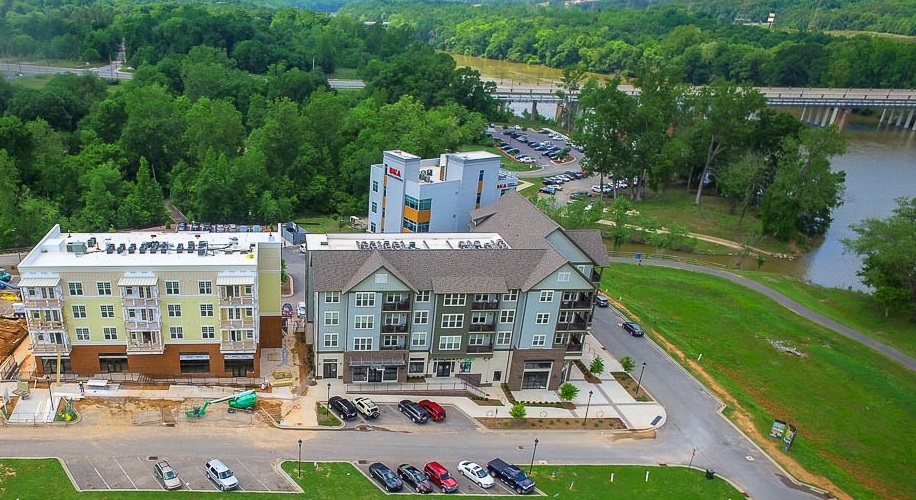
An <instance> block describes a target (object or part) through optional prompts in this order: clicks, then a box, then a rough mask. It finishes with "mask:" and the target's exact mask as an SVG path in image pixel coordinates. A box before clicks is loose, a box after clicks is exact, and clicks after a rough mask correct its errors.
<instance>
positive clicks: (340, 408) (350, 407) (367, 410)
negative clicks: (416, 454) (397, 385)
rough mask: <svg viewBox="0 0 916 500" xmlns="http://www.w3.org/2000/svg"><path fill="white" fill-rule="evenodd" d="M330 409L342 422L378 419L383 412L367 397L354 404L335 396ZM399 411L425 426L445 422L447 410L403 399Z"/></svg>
mask: <svg viewBox="0 0 916 500" xmlns="http://www.w3.org/2000/svg"><path fill="white" fill-rule="evenodd" d="M328 407H330V409H331V410H332V411H333V412H334V413H336V414H337V416H338V417H340V419H341V420H353V419H355V418H356V416H357V414H361V415H362V416H363V417H365V418H366V419H368V420H371V419H376V418H378V417H379V415H380V414H381V412H380V411H379V407H378V405H377V404H375V402H373V401H372V400H371V399H369V398H366V397H358V398H355V399H354V400H353V401H352V402H351V401H350V400H349V399H347V398H344V397H341V396H333V397H331V398H330V399H329V400H328ZM398 411H400V412H401V413H403V414H404V416H406V417H407V418H409V419H410V421H411V422H413V423H415V424H424V423H426V422H428V421H430V420H432V421H433V422H441V421H443V420H445V416H446V413H445V408H442V406H440V405H439V404H438V403H436V402H435V401H432V400H429V399H421V400H420V401H412V400H410V399H403V400H401V401H400V402H399V403H398Z"/></svg>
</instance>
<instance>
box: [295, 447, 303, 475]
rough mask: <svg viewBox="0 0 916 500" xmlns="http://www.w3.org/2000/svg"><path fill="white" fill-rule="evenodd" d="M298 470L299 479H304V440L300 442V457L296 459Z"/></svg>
mask: <svg viewBox="0 0 916 500" xmlns="http://www.w3.org/2000/svg"><path fill="white" fill-rule="evenodd" d="M296 470H297V471H298V474H299V478H300V479H301V478H302V440H301V439H300V440H299V457H298V458H297V459H296Z"/></svg>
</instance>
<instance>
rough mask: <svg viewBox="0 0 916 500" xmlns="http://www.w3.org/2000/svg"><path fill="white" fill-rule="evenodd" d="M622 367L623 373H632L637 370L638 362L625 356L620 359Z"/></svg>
mask: <svg viewBox="0 0 916 500" xmlns="http://www.w3.org/2000/svg"><path fill="white" fill-rule="evenodd" d="M620 366H621V367H623V371H625V372H627V373H630V372H632V371H633V370H634V369H636V361H633V358H631V357H630V356H624V357H622V358H620Z"/></svg>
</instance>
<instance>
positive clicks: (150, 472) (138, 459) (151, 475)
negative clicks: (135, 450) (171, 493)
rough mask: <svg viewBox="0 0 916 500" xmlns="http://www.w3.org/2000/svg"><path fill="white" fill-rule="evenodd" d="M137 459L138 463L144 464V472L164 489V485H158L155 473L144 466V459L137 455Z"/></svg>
mask: <svg viewBox="0 0 916 500" xmlns="http://www.w3.org/2000/svg"><path fill="white" fill-rule="evenodd" d="M137 461H138V462H140V465H142V466H144V468H145V470H146V473H147V474H149V475H150V477H151V478H153V481H154V482H155V483H156V486H159V487H161V488H162V489H163V490H165V485H160V484H159V478H157V477H156V474H154V473H153V472H152V471H151V470H149V468H146V467H145V464H146V461H144V460H143V459H142V458H140V457H137Z"/></svg>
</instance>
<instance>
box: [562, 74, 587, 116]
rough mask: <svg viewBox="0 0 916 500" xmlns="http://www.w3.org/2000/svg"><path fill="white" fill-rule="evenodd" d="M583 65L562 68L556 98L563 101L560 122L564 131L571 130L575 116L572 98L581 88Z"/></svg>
mask: <svg viewBox="0 0 916 500" xmlns="http://www.w3.org/2000/svg"><path fill="white" fill-rule="evenodd" d="M585 71H586V68H585V64H582V63H579V64H576V65H574V66H566V67H565V68H563V77H562V78H561V79H560V84H559V85H557V86H558V87H560V89H559V90H557V97H559V98H560V99H562V100H563V115H562V118H561V122H562V124H563V126H564V127H565V128H566V130H570V129H572V124H573V118H574V117H575V116H576V103H575V101H573V100H572V97H573V96H575V95H576V94H578V93H579V89H580V88H581V86H582V80H583V79H584V78H585Z"/></svg>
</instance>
